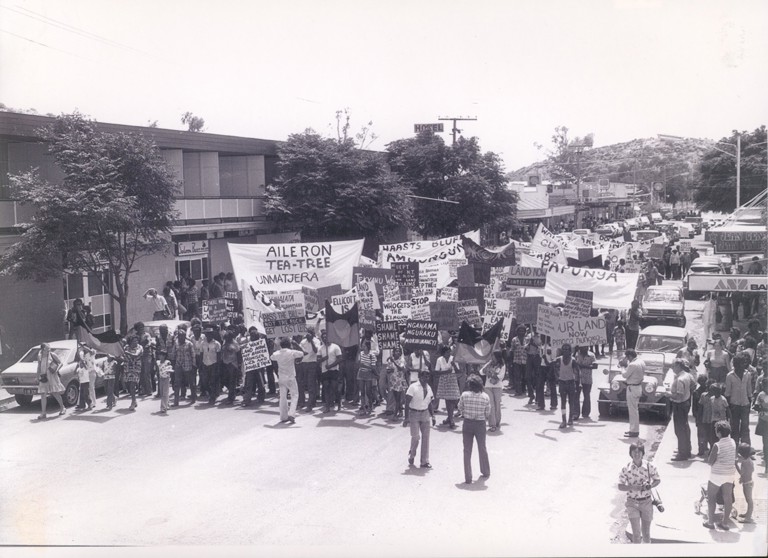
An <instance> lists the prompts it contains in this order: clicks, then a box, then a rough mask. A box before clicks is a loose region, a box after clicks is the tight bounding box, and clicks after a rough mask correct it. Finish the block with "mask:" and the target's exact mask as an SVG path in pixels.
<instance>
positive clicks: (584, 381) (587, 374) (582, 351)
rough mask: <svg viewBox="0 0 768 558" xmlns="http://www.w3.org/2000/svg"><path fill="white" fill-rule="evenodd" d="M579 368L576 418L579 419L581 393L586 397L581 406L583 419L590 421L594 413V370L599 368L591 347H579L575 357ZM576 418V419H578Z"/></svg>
mask: <svg viewBox="0 0 768 558" xmlns="http://www.w3.org/2000/svg"><path fill="white" fill-rule="evenodd" d="M574 360H575V361H576V364H578V366H579V383H580V385H579V386H578V387H577V388H576V417H578V411H579V409H578V406H579V397H578V394H579V391H581V393H582V395H584V402H583V403H582V406H581V418H585V419H588V418H589V415H590V413H591V412H592V370H594V369H595V368H597V363H596V362H595V360H596V357H595V355H594V354H593V353H591V352H589V347H587V346H586V345H583V346H581V347H579V352H578V353H577V354H576V356H575V357H574ZM576 417H574V418H576Z"/></svg>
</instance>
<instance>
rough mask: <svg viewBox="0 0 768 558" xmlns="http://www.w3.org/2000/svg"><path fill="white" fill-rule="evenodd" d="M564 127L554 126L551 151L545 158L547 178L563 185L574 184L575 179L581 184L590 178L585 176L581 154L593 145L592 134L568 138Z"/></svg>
mask: <svg viewBox="0 0 768 558" xmlns="http://www.w3.org/2000/svg"><path fill="white" fill-rule="evenodd" d="M568 131H569V130H568V128H567V127H566V126H556V127H555V133H554V134H552V146H553V148H552V151H551V152H550V154H549V157H547V161H546V166H547V172H548V173H549V176H550V177H551V179H552V180H554V181H559V182H562V183H564V184H575V183H576V180H577V178H580V179H581V181H582V182H584V181H586V180H588V179H589V178H591V177H588V176H587V173H586V172H585V171H586V168H587V167H586V164H585V161H584V159H585V157H583V153H584V152H585V150H589V149H591V148H592V146H593V145H594V134H587V135H586V136H584V137H578V136H577V137H575V138H572V139H571V138H569V137H568Z"/></svg>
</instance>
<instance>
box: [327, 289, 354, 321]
mask: <svg viewBox="0 0 768 558" xmlns="http://www.w3.org/2000/svg"><path fill="white" fill-rule="evenodd" d="M330 302H331V306H333V308H334V310H336V311H337V312H339V313H340V314H343V313H344V312H349V310H351V309H352V307H353V306H354V305H355V303H356V302H357V289H356V288H355V287H353V288H351V289H350V290H349V291H347V292H346V293H344V294H340V295H336V296H332V297H331V301H330Z"/></svg>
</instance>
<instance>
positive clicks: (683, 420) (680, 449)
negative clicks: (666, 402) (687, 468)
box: [672, 399, 691, 457]
mask: <svg viewBox="0 0 768 558" xmlns="http://www.w3.org/2000/svg"><path fill="white" fill-rule="evenodd" d="M690 410H691V400H690V399H689V400H688V401H683V402H682V403H677V402H674V401H673V402H672V422H673V423H674V425H675V436H677V455H679V456H680V457H690V456H691V425H690V424H688V412H689V411H690Z"/></svg>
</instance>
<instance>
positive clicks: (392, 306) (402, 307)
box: [382, 300, 411, 324]
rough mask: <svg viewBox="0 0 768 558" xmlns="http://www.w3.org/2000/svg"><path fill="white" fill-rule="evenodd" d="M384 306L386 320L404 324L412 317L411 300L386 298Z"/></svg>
mask: <svg viewBox="0 0 768 558" xmlns="http://www.w3.org/2000/svg"><path fill="white" fill-rule="evenodd" d="M382 306H383V313H384V319H385V320H395V321H397V322H399V323H402V324H404V323H405V322H406V321H407V320H408V319H410V317H411V301H410V300H385V301H384V303H383V304H382Z"/></svg>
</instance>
